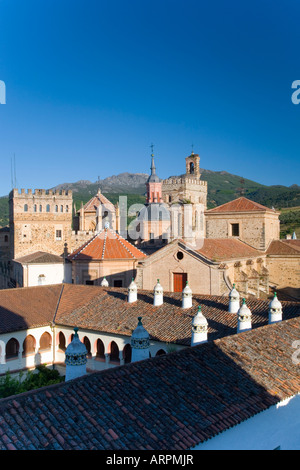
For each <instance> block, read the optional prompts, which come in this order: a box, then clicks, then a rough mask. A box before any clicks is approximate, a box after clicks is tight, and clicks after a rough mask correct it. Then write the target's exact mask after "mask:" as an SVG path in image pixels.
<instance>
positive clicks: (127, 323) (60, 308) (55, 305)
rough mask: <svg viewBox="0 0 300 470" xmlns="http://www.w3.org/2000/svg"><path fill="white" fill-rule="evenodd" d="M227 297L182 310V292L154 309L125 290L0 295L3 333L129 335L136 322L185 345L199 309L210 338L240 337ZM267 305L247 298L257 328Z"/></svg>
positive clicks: (65, 288)
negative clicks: (65, 330)
mask: <svg viewBox="0 0 300 470" xmlns="http://www.w3.org/2000/svg"><path fill="white" fill-rule="evenodd" d="M228 303H229V299H228V297H227V296H225V297H221V296H209V295H207V296H205V295H198V294H194V295H193V307H192V308H190V309H184V310H183V309H182V308H181V293H167V292H165V293H164V303H163V305H161V306H159V307H154V306H153V292H152V291H138V300H137V301H136V302H134V303H130V304H129V303H128V302H127V289H121V288H113V287H99V286H86V285H76V284H63V285H56V286H39V287H25V288H20V289H5V290H0V333H6V332H9V331H16V330H24V329H27V328H32V327H35V326H43V325H49V322H50V321H55V322H56V324H57V325H64V326H70V327H71V328H73V327H74V326H78V327H79V328H82V329H86V330H94V331H103V332H107V333H112V334H117V335H124V336H131V333H132V330H133V329H134V328H135V327H136V322H137V318H138V317H139V316H140V315H141V312H142V316H143V324H144V326H145V328H146V329H147V330H148V332H149V334H150V337H151V338H152V339H153V340H157V341H163V342H174V343H178V344H182V345H185V346H189V345H190V341H191V321H192V318H193V317H194V316H195V315H196V313H197V310H198V306H199V305H201V307H202V312H203V315H204V316H205V317H206V318H207V321H208V325H209V330H208V339H209V340H214V339H217V338H221V337H224V336H228V335H232V334H234V333H236V329H237V317H236V315H233V314H230V313H228ZM268 304H269V301H263V300H257V299H248V300H247V305H248V306H249V308H250V309H251V312H252V322H253V328H257V327H260V326H262V325H266V324H267V322H268ZM282 305H283V318H284V319H288V318H293V317H296V316H300V302H292V301H282Z"/></svg>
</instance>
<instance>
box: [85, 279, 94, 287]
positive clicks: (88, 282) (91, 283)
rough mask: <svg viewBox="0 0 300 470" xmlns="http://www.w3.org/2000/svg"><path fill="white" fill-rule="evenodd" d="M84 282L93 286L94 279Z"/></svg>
mask: <svg viewBox="0 0 300 470" xmlns="http://www.w3.org/2000/svg"><path fill="white" fill-rule="evenodd" d="M85 283H86V285H87V286H93V285H94V281H91V280H88V281H85Z"/></svg>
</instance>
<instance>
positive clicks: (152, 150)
mask: <svg viewBox="0 0 300 470" xmlns="http://www.w3.org/2000/svg"><path fill="white" fill-rule="evenodd" d="M150 147H151V154H152V155H153V147H154V145H153V144H151V145H150Z"/></svg>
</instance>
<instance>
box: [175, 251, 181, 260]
mask: <svg viewBox="0 0 300 470" xmlns="http://www.w3.org/2000/svg"><path fill="white" fill-rule="evenodd" d="M176 256H177V259H179V260H181V259H183V253H182V251H178V252H177V255H176Z"/></svg>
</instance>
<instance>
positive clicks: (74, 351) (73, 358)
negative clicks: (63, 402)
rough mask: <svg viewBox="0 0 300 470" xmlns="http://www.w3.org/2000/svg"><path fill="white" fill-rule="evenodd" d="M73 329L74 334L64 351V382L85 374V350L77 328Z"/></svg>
mask: <svg viewBox="0 0 300 470" xmlns="http://www.w3.org/2000/svg"><path fill="white" fill-rule="evenodd" d="M74 331H75V335H74V337H73V339H72V341H71V343H70V344H69V345H68V347H67V348H66V351H65V363H66V377H65V381H66V382H67V381H68V380H72V379H76V378H77V377H81V376H82V375H85V374H86V363H87V350H86V347H85V345H84V344H83V343H82V342H81V341H80V339H79V336H78V328H74Z"/></svg>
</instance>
